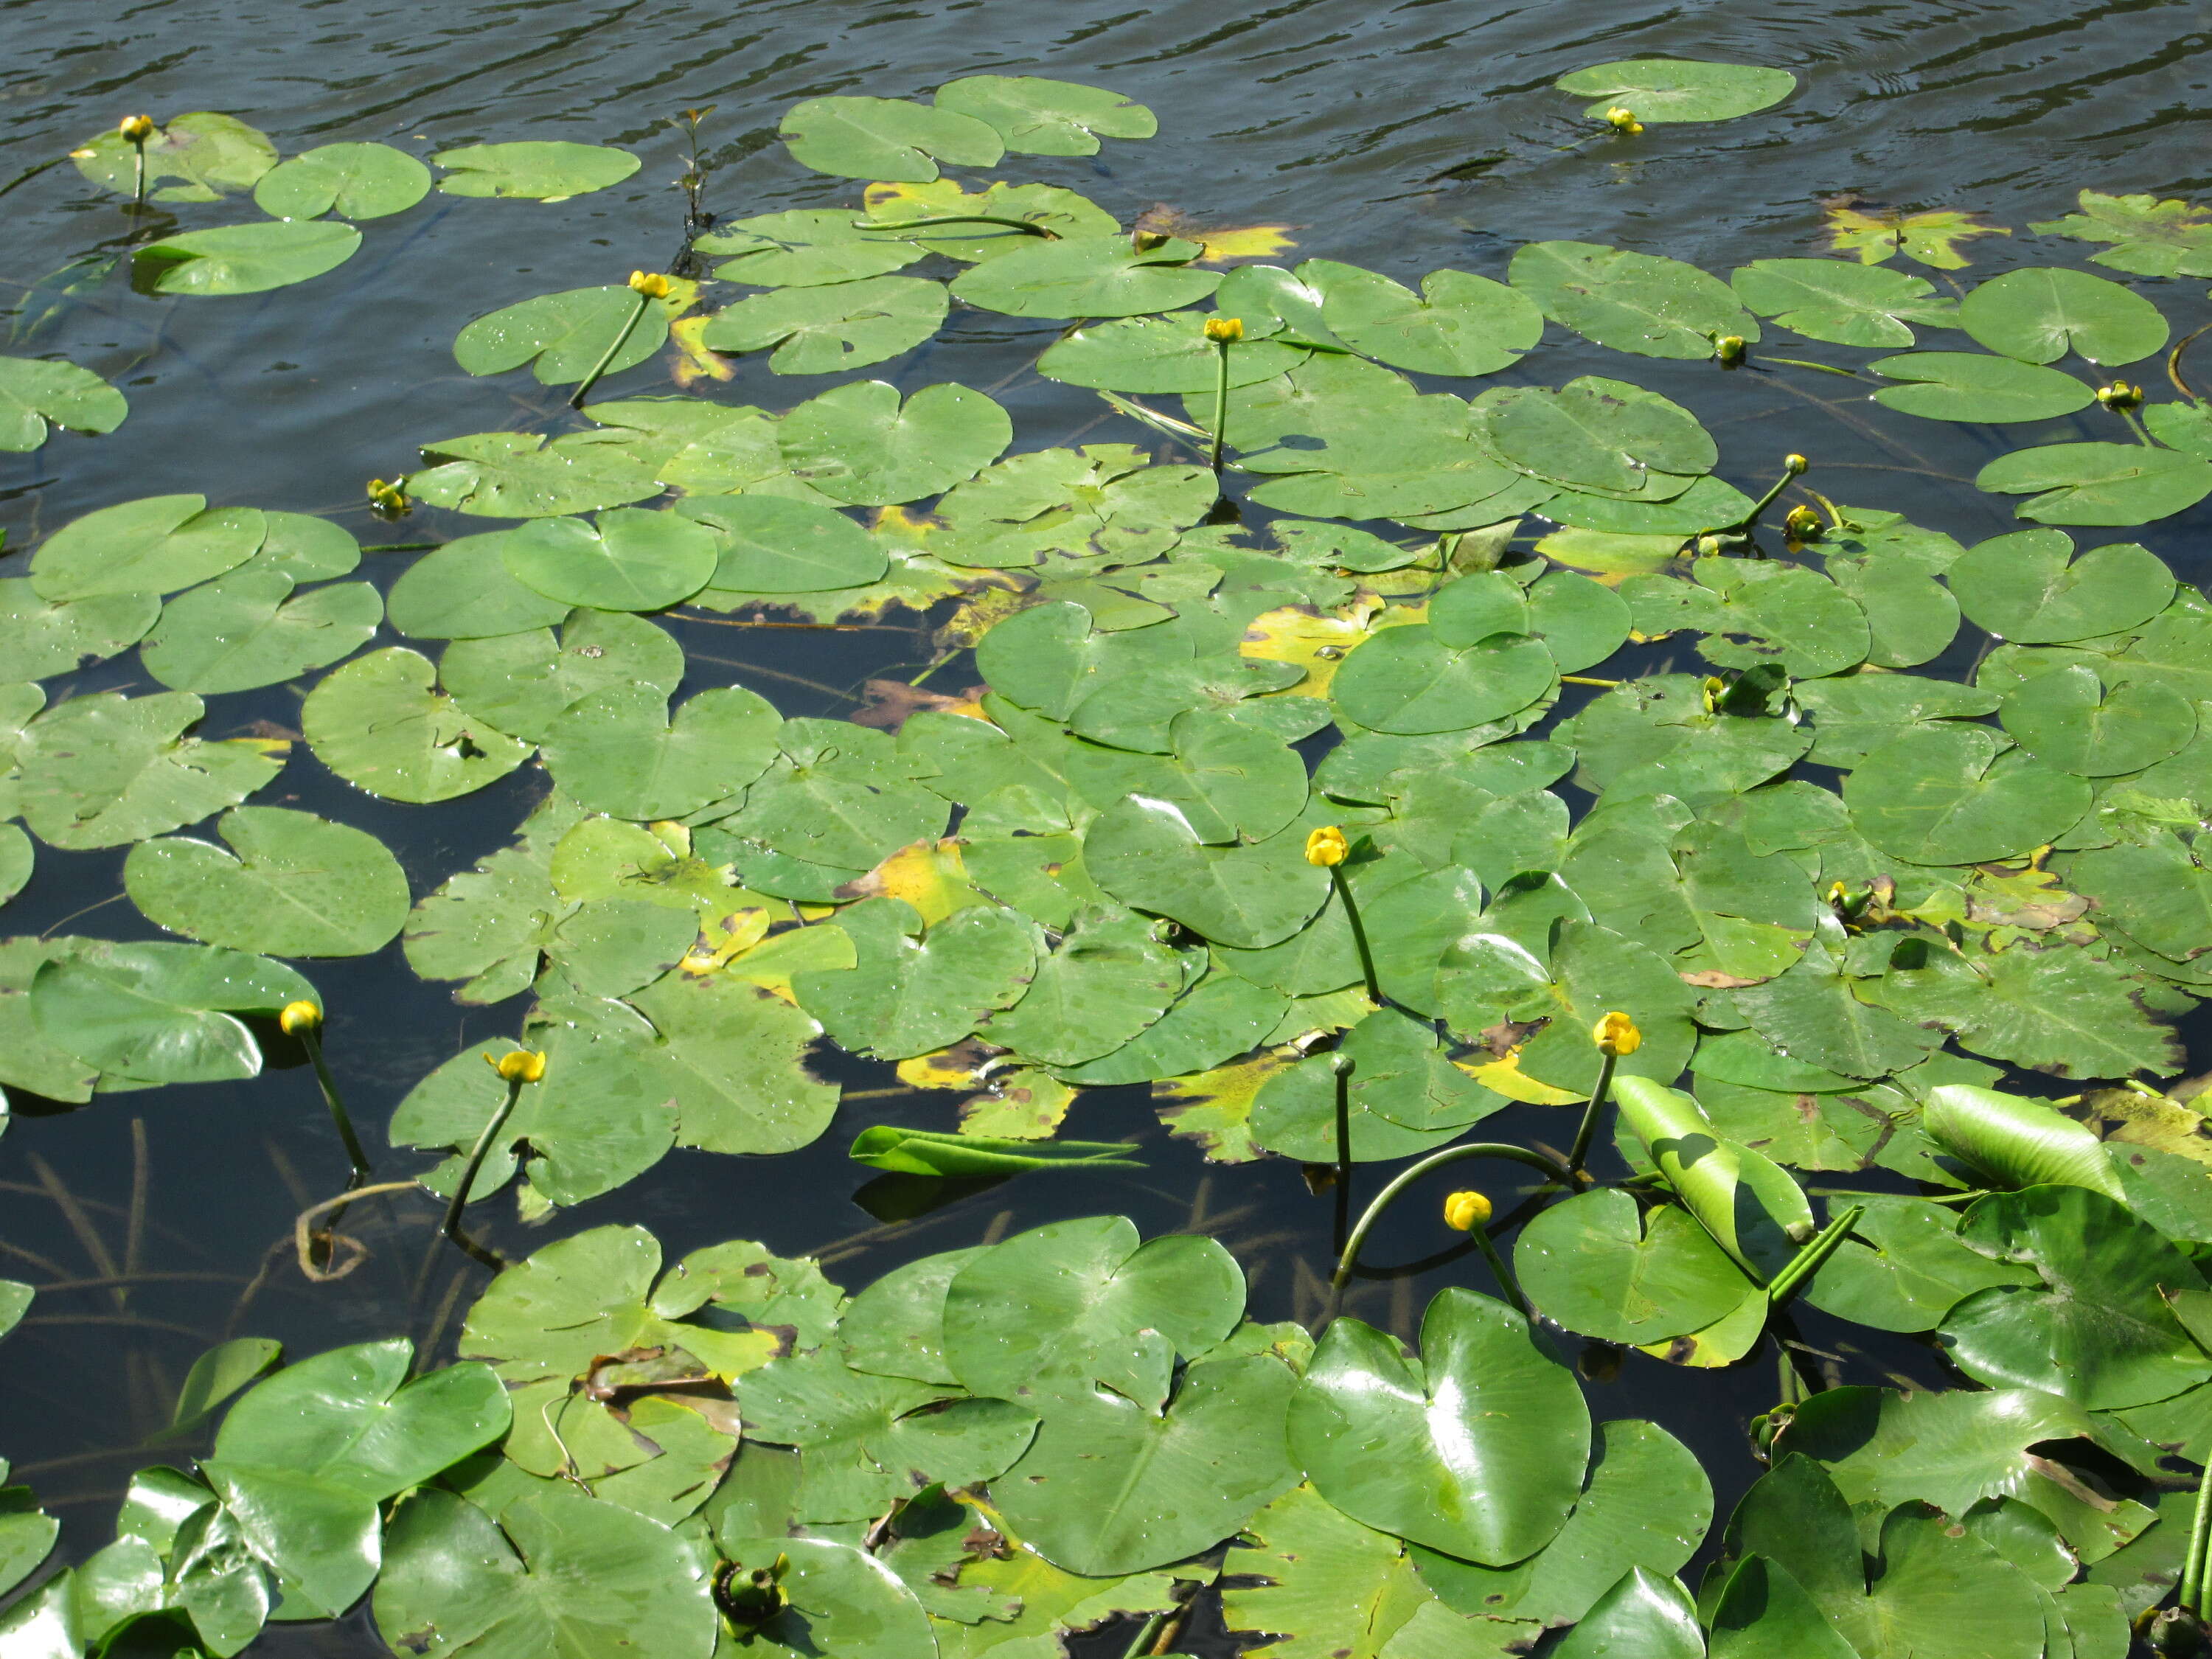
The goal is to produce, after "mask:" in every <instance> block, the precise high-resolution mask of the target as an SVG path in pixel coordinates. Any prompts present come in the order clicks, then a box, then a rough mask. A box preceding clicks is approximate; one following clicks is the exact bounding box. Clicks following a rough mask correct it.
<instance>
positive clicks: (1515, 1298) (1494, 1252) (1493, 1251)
mask: <svg viewBox="0 0 2212 1659" xmlns="http://www.w3.org/2000/svg"><path fill="white" fill-rule="evenodd" d="M1474 1242H1475V1243H1476V1245H1477V1246H1478V1247H1480V1249H1481V1251H1482V1259H1483V1260H1484V1261H1487V1262H1488V1263H1489V1264H1490V1271H1491V1272H1492V1273H1495V1274H1496V1275H1497V1276H1498V1289H1500V1290H1502V1291H1504V1292H1505V1299H1506V1300H1507V1301H1508V1302H1510V1303H1511V1304H1513V1311H1514V1312H1515V1313H1517V1314H1519V1315H1520V1316H1521V1317H1522V1318H1523V1319H1526V1318H1528V1297H1525V1296H1523V1295H1522V1294H1521V1281H1520V1280H1518V1279H1516V1278H1514V1277H1513V1270H1512V1269H1511V1268H1510V1267H1507V1266H1506V1265H1505V1258H1504V1256H1502V1255H1498V1246H1497V1245H1496V1244H1495V1243H1492V1239H1491V1237H1490V1224H1489V1223H1488V1222H1483V1223H1481V1224H1480V1225H1478V1226H1476V1227H1475V1228H1474Z"/></svg>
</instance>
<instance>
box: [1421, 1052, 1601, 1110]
mask: <svg viewBox="0 0 2212 1659" xmlns="http://www.w3.org/2000/svg"><path fill="white" fill-rule="evenodd" d="M1452 1064H1453V1065H1455V1066H1458V1067H1459V1068H1460V1070H1461V1071H1462V1072H1465V1073H1467V1074H1468V1076H1469V1077H1471V1078H1473V1079H1474V1080H1475V1081H1476V1082H1477V1083H1480V1085H1482V1086H1483V1087H1484V1088H1486V1089H1488V1090H1490V1091H1492V1092H1493V1093H1496V1094H1501V1095H1504V1097H1506V1099H1508V1100H1517V1101H1520V1102H1521V1103H1523V1104H1524V1105H1528V1106H1571V1105H1573V1104H1574V1103H1576V1102H1577V1101H1579V1100H1587V1099H1588V1098H1589V1096H1587V1095H1578V1094H1577V1093H1576V1092H1575V1091H1573V1090H1572V1089H1559V1088H1554V1087H1553V1085H1550V1084H1548V1083H1540V1082H1538V1081H1537V1080H1536V1079H1534V1078H1533V1077H1530V1076H1529V1075H1528V1073H1526V1072H1524V1071H1522V1069H1521V1051H1520V1049H1518V1048H1515V1049H1512V1050H1511V1051H1510V1052H1509V1053H1508V1054H1506V1056H1505V1058H1504V1059H1503V1060H1484V1061H1483V1062H1482V1063H1481V1064H1480V1065H1472V1064H1470V1063H1468V1061H1466V1060H1454V1061H1452Z"/></svg>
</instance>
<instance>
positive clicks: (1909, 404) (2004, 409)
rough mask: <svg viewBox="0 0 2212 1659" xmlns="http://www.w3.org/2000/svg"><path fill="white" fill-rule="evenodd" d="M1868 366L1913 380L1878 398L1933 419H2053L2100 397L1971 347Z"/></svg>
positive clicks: (2050, 371)
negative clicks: (1981, 353) (1979, 352)
mask: <svg viewBox="0 0 2212 1659" xmlns="http://www.w3.org/2000/svg"><path fill="white" fill-rule="evenodd" d="M1846 269H1856V270H1867V271H1873V270H1880V269H1881V267H1880V266H1877V265H1859V266H1856V267H1846ZM1867 367H1868V368H1869V369H1871V370H1872V371H1873V372H1874V373H1875V374H1880V375H1882V376H1883V377H1885V378H1886V379H1888V380H1904V381H1907V382H1909V383H1910V384H1908V385H1905V386H1884V387H1882V388H1881V391H1879V392H1875V394H1874V400H1875V402H1876V403H1878V404H1882V405H1884V406H1885V407H1887V408H1889V409H1896V410H1903V411H1904V412H1905V414H1907V415H1918V416H1923V418H1925V419H1928V420H1931V421H1990V422H2005V421H2048V420H2053V419H2056V418H2057V416H2061V415H2071V414H2073V413H2074V412H2075V410H2081V409H2087V408H2088V406H2089V405H2090V404H2093V403H2094V402H2096V400H2097V399H2096V394H2095V393H2094V392H2093V391H2092V390H2091V389H2090V388H2089V387H2088V386H2087V385H2085V384H2084V383H2083V382H2081V380H2076V379H2075V377H2074V376H2073V375H2071V374H2061V373H2060V372H2059V371H2058V370H2057V369H2055V368H2038V367H2036V366H2035V365H2034V364H2033V363H2023V362H2015V360H2014V359H2012V358H2010V357H1984V356H1978V355H1977V354H1976V353H1973V352H1971V351H1908V352H1906V353H1905V355H1904V356H1899V357H1877V358H1876V359H1875V361H1874V362H1870V363H1869V364H1868V365H1867Z"/></svg>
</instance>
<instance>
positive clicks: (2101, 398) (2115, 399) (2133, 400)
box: [2097, 380, 2143, 410]
mask: <svg viewBox="0 0 2212 1659" xmlns="http://www.w3.org/2000/svg"><path fill="white" fill-rule="evenodd" d="M2142 398H2143V392H2142V387H2141V386H2130V385H2129V384H2128V383H2127V382H2126V381H2125V380H2115V381H2113V382H2112V385H2110V386H2099V387H2098V388H2097V401H2098V402H2099V403H2100V404H2103V405H2104V406H2105V407H2106V409H2112V410H2120V409H2134V408H2136V407H2137V406H2138V405H2139V404H2142Z"/></svg>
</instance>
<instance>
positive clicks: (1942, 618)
mask: <svg viewBox="0 0 2212 1659" xmlns="http://www.w3.org/2000/svg"><path fill="white" fill-rule="evenodd" d="M1826 568H1827V575H1828V579H1829V580H1831V581H1832V582H1834V583H1835V585H1836V586H1837V587H1838V589H1840V590H1841V591H1842V592H1843V594H1844V598H1846V599H1849V600H1850V602H1851V603H1852V604H1854V605H1857V606H1858V608H1859V610H1860V611H1862V612H1863V613H1864V615H1865V617H1866V620H1867V633H1868V636H1869V637H1868V641H1867V660H1868V661H1869V662H1870V663H1872V664H1874V665H1875V666H1876V667H1877V668H1914V667H1917V666H1918V665H1920V664H1922V663H1924V662H1929V661H1931V660H1933V659H1935V658H1936V657H1938V656H1941V655H1942V653H1943V648H1944V647H1946V646H1948V645H1949V644H1950V643H1951V641H1953V640H1954V639H1955V638H1956V637H1957V636H1958V632H1959V602H1958V600H1957V599H1954V598H1953V597H1952V596H1951V591H1950V589H1948V588H1947V587H1945V586H1943V585H1942V583H1941V582H1939V581H1937V580H1936V579H1935V578H1934V577H1933V576H1930V575H1927V574H1923V573H1922V572H1920V571H1918V570H1916V569H1914V568H1911V566H1910V565H1908V564H1906V563H1905V562H1904V561H1903V560H1901V559H1879V558H1849V557H1844V556H1840V555H1838V554H1831V555H1830V556H1828V560H1827V567H1826Z"/></svg>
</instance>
